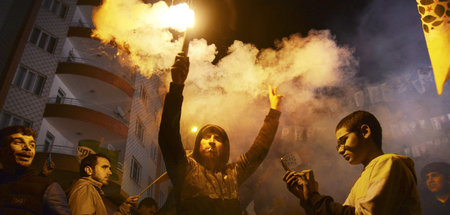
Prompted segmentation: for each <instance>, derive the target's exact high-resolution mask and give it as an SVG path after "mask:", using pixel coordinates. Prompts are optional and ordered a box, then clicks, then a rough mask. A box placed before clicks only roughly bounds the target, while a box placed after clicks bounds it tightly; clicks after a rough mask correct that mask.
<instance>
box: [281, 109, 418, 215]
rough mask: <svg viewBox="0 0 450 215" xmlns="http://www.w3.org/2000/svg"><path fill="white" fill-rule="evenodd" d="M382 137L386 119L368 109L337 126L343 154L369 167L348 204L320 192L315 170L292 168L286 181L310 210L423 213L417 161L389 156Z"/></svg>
mask: <svg viewBox="0 0 450 215" xmlns="http://www.w3.org/2000/svg"><path fill="white" fill-rule="evenodd" d="M381 139H382V130H381V126H380V123H379V122H378V120H377V119H376V118H375V116H374V115H372V114H371V113H369V112H366V111H356V112H353V113H351V114H350V115H348V116H346V117H344V118H343V119H342V120H341V121H340V122H339V124H338V125H337V126H336V140H337V143H338V145H337V146H336V148H337V151H338V153H339V154H340V155H342V156H343V157H344V159H345V160H347V161H348V162H349V163H350V164H353V165H357V164H362V165H363V166H364V170H363V171H362V173H361V176H360V177H359V178H358V180H357V181H356V183H355V184H354V185H353V187H352V189H351V191H350V194H349V195H348V197H347V200H345V202H344V204H340V203H336V202H334V201H333V199H332V198H331V197H329V196H323V195H320V194H319V192H318V190H319V188H318V183H317V182H316V181H315V180H314V174H313V171H312V170H304V171H302V172H300V173H297V172H293V171H288V172H286V174H285V175H284V176H283V180H284V181H286V183H287V187H288V189H289V191H291V192H292V193H293V194H294V195H295V196H297V197H298V198H299V199H300V204H301V205H302V206H303V207H304V208H305V210H306V211H307V213H309V214H380V215H381V214H382V215H389V214H392V215H396V214H420V203H419V196H418V194H417V179H416V174H415V171H414V162H413V161H412V160H411V159H409V158H408V157H406V156H402V155H396V154H384V153H383V150H382V148H381V145H382V144H381V143H382V141H381Z"/></svg>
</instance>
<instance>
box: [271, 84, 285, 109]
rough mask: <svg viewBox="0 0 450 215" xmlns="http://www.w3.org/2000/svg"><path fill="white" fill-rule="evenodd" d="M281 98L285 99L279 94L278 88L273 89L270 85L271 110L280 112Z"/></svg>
mask: <svg viewBox="0 0 450 215" xmlns="http://www.w3.org/2000/svg"><path fill="white" fill-rule="evenodd" d="M281 98H283V96H282V95H278V94H277V88H276V87H274V88H272V86H271V85H269V100H270V108H272V109H274V110H277V111H279V110H280V103H281Z"/></svg>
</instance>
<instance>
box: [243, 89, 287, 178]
mask: <svg viewBox="0 0 450 215" xmlns="http://www.w3.org/2000/svg"><path fill="white" fill-rule="evenodd" d="M282 97H283V96H282V95H278V94H277V89H276V88H272V87H271V86H270V85H269V100H270V111H269V114H268V115H267V116H266V119H265V120H264V124H263V126H262V128H261V129H260V130H259V133H258V136H256V138H255V141H254V142H253V144H252V146H251V147H250V149H249V150H248V151H247V152H246V153H245V154H243V155H241V157H240V158H239V160H238V161H237V162H236V165H237V170H238V184H239V185H241V184H242V183H243V182H244V181H245V180H246V179H247V178H248V177H249V176H250V175H251V174H253V172H255V170H256V169H257V168H258V166H259V165H260V164H261V163H262V162H263V161H264V158H266V155H267V153H268V152H269V149H270V146H271V145H272V142H273V139H274V138H275V134H276V132H277V128H278V119H279V118H280V114H281V112H280V103H281V98H282Z"/></svg>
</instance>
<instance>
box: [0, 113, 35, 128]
mask: <svg viewBox="0 0 450 215" xmlns="http://www.w3.org/2000/svg"><path fill="white" fill-rule="evenodd" d="M13 125H23V126H25V127H30V128H31V126H32V125H33V123H32V122H31V121H30V120H27V119H25V118H22V117H20V116H16V115H14V114H11V113H8V112H3V113H2V115H1V117H0V128H4V127H7V126H13Z"/></svg>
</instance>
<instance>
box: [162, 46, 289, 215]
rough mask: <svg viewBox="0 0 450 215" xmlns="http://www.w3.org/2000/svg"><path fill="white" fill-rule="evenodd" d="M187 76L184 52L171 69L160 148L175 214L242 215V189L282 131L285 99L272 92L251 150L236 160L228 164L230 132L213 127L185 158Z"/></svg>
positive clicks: (204, 131)
mask: <svg viewBox="0 0 450 215" xmlns="http://www.w3.org/2000/svg"><path fill="white" fill-rule="evenodd" d="M188 72H189V58H188V57H186V56H184V54H183V53H180V54H179V55H178V56H177V57H176V59H175V63H174V65H173V67H172V69H171V74H172V83H170V89H169V93H168V94H167V95H166V98H165V103H164V108H163V114H162V119H161V125H160V130H159V146H160V148H161V152H162V154H163V157H164V162H165V164H166V168H167V172H168V174H169V177H170V179H171V181H172V183H173V185H174V189H175V192H176V201H177V206H176V207H177V213H178V214H179V215H180V214H196V215H199V214H200V215H201V214H241V209H240V205H239V199H238V188H239V186H240V185H241V184H242V183H243V182H244V181H245V180H246V179H247V178H248V177H249V176H250V175H251V174H252V173H253V172H254V171H255V170H256V169H257V167H258V166H259V165H260V164H261V162H262V161H263V160H264V158H265V157H266V155H267V153H268V151H269V148H270V145H271V144H272V141H273V139H274V137H275V133H276V131H277V127H278V119H279V117H280V114H281V113H280V111H279V104H280V101H281V97H282V96H280V95H277V93H276V89H271V88H270V93H269V98H270V107H271V109H270V111H269V114H268V115H267V116H266V119H265V121H264V124H263V126H262V128H261V130H260V132H259V134H258V136H257V137H256V139H255V141H254V143H253V145H252V146H251V147H250V150H249V151H247V152H246V153H245V154H243V155H241V157H240V158H239V159H238V160H237V161H236V162H234V163H230V164H228V159H229V154H230V143H229V140H228V136H227V133H226V132H225V130H224V129H222V128H221V127H219V126H217V125H211V124H209V125H205V126H204V127H203V128H201V129H200V130H199V132H198V135H197V137H196V140H195V146H194V150H193V153H192V156H187V155H186V152H185V150H184V148H183V144H182V142H181V136H180V117H181V106H182V101H183V96H182V92H183V88H184V82H185V80H186V78H187V75H188Z"/></svg>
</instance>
